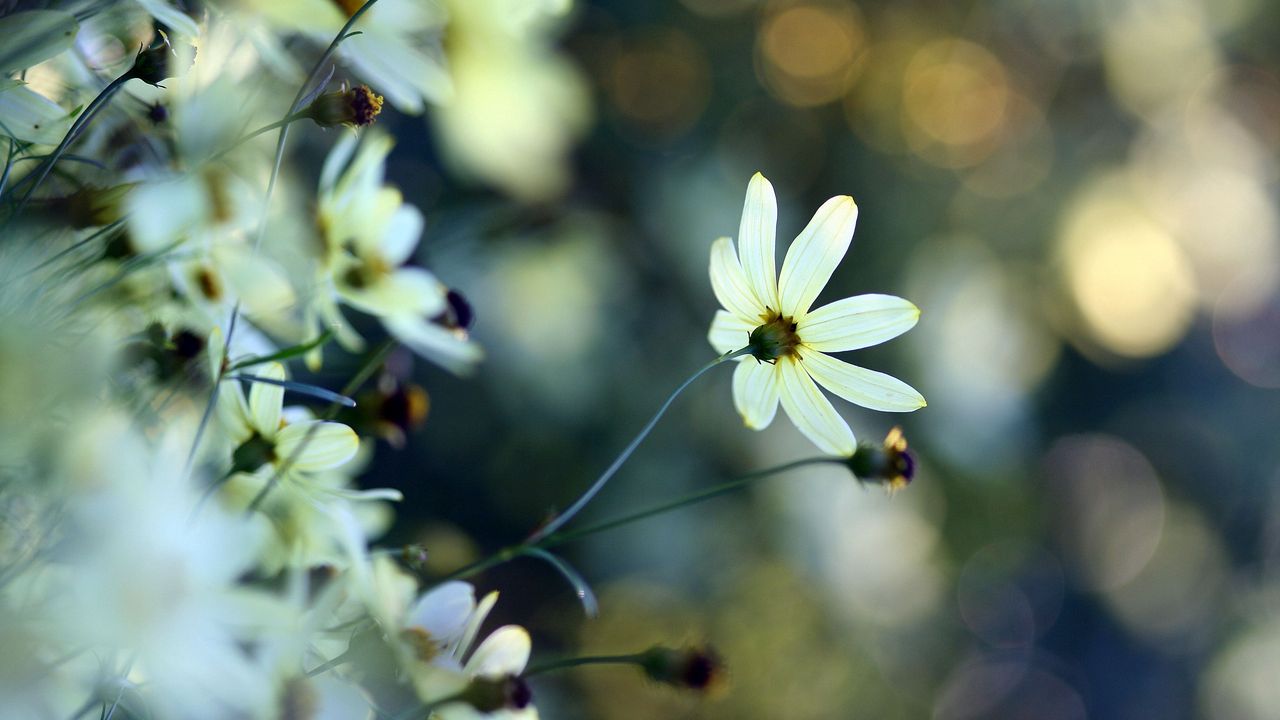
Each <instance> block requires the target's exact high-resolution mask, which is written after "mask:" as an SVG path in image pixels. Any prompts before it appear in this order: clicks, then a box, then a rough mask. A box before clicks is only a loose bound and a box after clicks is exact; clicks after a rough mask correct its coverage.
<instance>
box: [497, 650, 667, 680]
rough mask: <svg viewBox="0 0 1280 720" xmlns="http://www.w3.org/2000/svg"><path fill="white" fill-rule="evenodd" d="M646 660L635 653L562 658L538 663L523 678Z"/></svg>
mask: <svg viewBox="0 0 1280 720" xmlns="http://www.w3.org/2000/svg"><path fill="white" fill-rule="evenodd" d="M643 659H644V654H643V653H635V654H633V655H586V656H583V657H572V658H561V659H560V660H549V661H547V662H543V663H538V664H537V665H534V666H533V667H530V668H528V669H527V670H525V671H524V672H523V673H520V676H521V677H529V676H531V675H540V674H542V673H545V672H551V671H553V670H565V669H568V668H574V667H581V666H583V665H639V664H640V663H641V661H642V660H643Z"/></svg>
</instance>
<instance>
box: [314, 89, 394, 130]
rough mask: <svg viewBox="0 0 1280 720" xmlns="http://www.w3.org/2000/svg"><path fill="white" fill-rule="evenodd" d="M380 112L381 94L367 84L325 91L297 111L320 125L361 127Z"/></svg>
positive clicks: (371, 120) (369, 122) (370, 122)
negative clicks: (300, 110) (335, 90)
mask: <svg viewBox="0 0 1280 720" xmlns="http://www.w3.org/2000/svg"><path fill="white" fill-rule="evenodd" d="M381 112H382V96H381V95H378V94H376V93H374V92H373V91H372V90H370V89H369V86H368V85H358V86H356V87H354V88H351V89H350V90H347V89H343V90H339V91H338V92H331V93H325V94H323V95H321V96H320V97H318V98H316V99H315V100H313V101H312V102H311V104H310V105H308V106H307V107H306V108H305V109H303V110H302V112H301V113H299V114H300V115H301V116H302V117H308V118H311V119H312V120H314V121H315V122H316V124H317V125H320V126H321V127H333V126H334V125H346V126H348V127H353V128H354V127H363V126H365V125H370V124H372V123H373V121H374V120H375V119H377V117H378V113H381Z"/></svg>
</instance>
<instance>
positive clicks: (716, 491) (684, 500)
mask: <svg viewBox="0 0 1280 720" xmlns="http://www.w3.org/2000/svg"><path fill="white" fill-rule="evenodd" d="M828 463H829V464H832V465H842V466H843V465H845V463H846V461H845V459H844V458H838V457H826V456H823V457H811V458H805V459H803V460H793V461H791V462H788V463H783V464H782V465H775V466H774V467H770V468H765V469H763V470H755V471H752V472H749V473H746V474H745V475H739V476H738V477H736V478H734V479H732V480H729V481H727V482H723V483H721V484H719V485H715V486H713V487H710V488H707V489H706V490H700V491H698V492H695V493H691V494H689V495H685V496H684V497H681V498H677V499H675V500H672V501H670V502H667V503H663V504H661V505H658V506H655V507H651V508H648V509H646V510H641V511H639V512H634V513H630V514H628V515H623V516H622V517H617V518H614V519H612V520H605V521H604V522H601V523H597V524H595V525H588V526H587V527H584V528H582V529H579V530H571V531H568V532H563V533H556V534H553V535H547V536H545V537H542V538H539V539H533V538H530V539H529V540H526V541H525V542H523V543H520V544H519V545H512V546H510V547H506V548H503V549H501V550H499V551H498V552H496V553H494V554H492V555H490V556H489V557H487V558H484V559H481V560H477V561H476V562H473V563H471V564H470V565H464V566H462V567H461V568H458V569H457V570H454V571H453V572H451V573H449V574H448V575H446V576H444V577H443V578H440V579H439V580H437V581H436V584H439V583H443V582H447V581H449V580H459V579H462V578H467V577H471V576H472V575H476V574H479V573H481V572H484V571H485V570H488V569H489V568H491V567H495V566H497V565H501V564H502V563H505V562H507V561H510V560H514V559H516V558H518V557H523V556H525V555H529V554H531V552H532V551H533V550H545V549H547V548H553V547H557V546H559V545H563V544H565V543H567V542H572V541H574V540H580V539H582V538H584V537H587V536H588V535H594V534H596V533H600V532H604V531H606V530H612V529H614V528H617V527H621V526H623V525H629V524H631V523H633V522H639V521H640V520H645V519H648V518H651V517H653V516H655V515H661V514H662V513H666V512H671V511H672V510H678V509H680V508H682V507H684V506H686V505H694V504H697V503H700V502H702V501H704V500H710V499H712V498H715V497H719V496H721V495H724V494H726V493H729V492H732V491H734V490H737V489H738V488H741V487H744V486H746V485H748V484H750V483H752V482H754V481H756V480H759V479H761V478H765V477H769V476H770V475H776V474H778V473H781V472H786V471H788V470H794V469H796V468H799V467H804V466H806V465H820V464H828Z"/></svg>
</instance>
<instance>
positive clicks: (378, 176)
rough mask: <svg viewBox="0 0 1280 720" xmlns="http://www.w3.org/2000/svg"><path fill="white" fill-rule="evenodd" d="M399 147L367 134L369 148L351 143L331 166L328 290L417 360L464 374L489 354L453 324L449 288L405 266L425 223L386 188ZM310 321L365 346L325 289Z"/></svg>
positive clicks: (325, 214) (325, 199) (326, 208)
mask: <svg viewBox="0 0 1280 720" xmlns="http://www.w3.org/2000/svg"><path fill="white" fill-rule="evenodd" d="M393 145H394V142H393V141H392V140H391V138H390V137H388V136H386V135H383V134H380V133H367V134H366V135H365V136H364V140H363V142H361V141H360V139H359V138H357V137H355V136H347V137H345V138H343V139H342V140H340V141H339V142H338V144H337V145H335V146H334V148H333V150H332V151H331V152H330V154H329V157H328V159H327V160H326V161H325V165H324V169H323V171H322V173H321V176H320V191H319V198H318V201H317V204H318V209H317V214H318V222H319V226H320V228H321V232H322V234H323V236H324V242H325V249H326V250H325V252H326V256H325V258H324V272H325V281H324V282H325V284H326V285H331V286H332V288H333V292H334V293H336V295H337V299H338V300H339V301H341V302H342V303H344V304H346V305H349V306H351V307H353V308H356V309H357V310H360V311H362V312H366V313H369V314H370V315H373V316H375V317H377V318H379V319H380V320H382V323H383V325H384V326H385V327H386V328H387V331H388V332H390V333H391V334H392V335H394V336H395V337H396V338H397V339H398V340H400V341H401V342H403V343H404V344H405V345H407V346H408V347H409V348H410V349H412V350H413V351H414V352H415V353H417V354H419V355H421V356H422V357H424V358H426V359H428V360H432V361H434V362H436V363H439V364H440V365H442V366H443V367H445V368H447V369H449V370H451V371H453V372H455V373H465V372H467V371H468V370H470V369H471V367H472V366H473V365H475V363H477V362H479V360H480V358H481V356H482V353H481V351H480V348H479V347H478V346H477V345H475V344H474V343H472V342H471V341H470V338H469V337H468V335H467V331H466V328H465V327H461V326H459V325H457V324H456V323H450V322H449V320H448V318H449V317H450V302H449V290H448V288H446V287H445V286H444V284H443V283H441V282H440V281H439V280H437V279H436V277H435V276H434V275H432V274H431V273H430V272H428V271H427V270H425V269H423V268H419V267H410V266H406V265H404V263H405V262H406V261H407V260H409V259H410V258H411V257H412V256H413V251H414V249H415V248H416V247H417V246H418V239H419V237H420V236H421V235H422V225H423V219H422V213H421V212H419V211H418V209H417V208H415V207H413V206H412V205H406V204H404V202H403V198H402V197H401V195H400V191H399V190H397V189H395V188H393V187H390V186H388V185H384V184H383V175H384V163H385V161H386V157H387V154H388V153H389V152H391V148H392V146H393ZM311 313H312V315H313V318H314V321H320V322H323V323H324V324H325V325H326V326H327V327H329V328H331V329H333V330H334V332H335V335H336V336H337V338H338V340H339V341H340V342H342V343H344V344H345V345H347V346H348V347H358V346H359V344H360V339H359V336H357V335H355V333H354V331H352V330H351V329H350V328H349V326H347V324H346V322H345V321H344V320H343V319H342V317H341V315H340V314H339V313H338V309H337V305H336V303H335V301H334V300H333V299H332V297H330V296H329V295H328V294H327V293H326V292H325V291H324V289H323V288H322V289H320V290H318V291H317V297H315V298H314V299H313V302H312V309H311Z"/></svg>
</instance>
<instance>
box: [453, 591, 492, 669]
mask: <svg viewBox="0 0 1280 720" xmlns="http://www.w3.org/2000/svg"><path fill="white" fill-rule="evenodd" d="M497 602H498V591H497V590H494V591H492V592H490V593H489V594H488V595H485V596H484V597H483V598H480V602H479V603H477V604H476V609H475V611H474V612H472V613H471V617H469V618H467V627H466V629H464V630H463V631H462V636H461V637H459V638H458V644H457V646H455V647H454V649H453V656H454V657H455V658H457V660H458V661H459V662H461V660H462V658H463V657H464V656H465V655H466V654H467V651H468V650H470V649H471V644H472V643H474V642H475V641H476V635H479V634H480V626H481V625H483V624H484V621H485V619H486V618H488V617H489V611H490V610H493V606H494V605H496V604H497Z"/></svg>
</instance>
